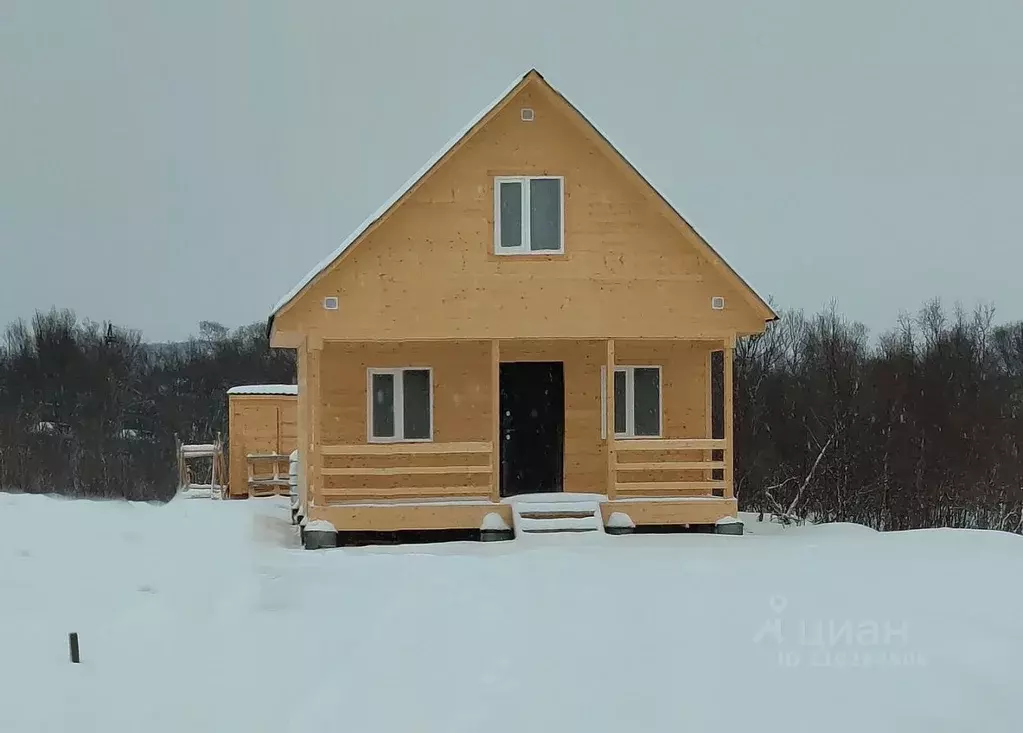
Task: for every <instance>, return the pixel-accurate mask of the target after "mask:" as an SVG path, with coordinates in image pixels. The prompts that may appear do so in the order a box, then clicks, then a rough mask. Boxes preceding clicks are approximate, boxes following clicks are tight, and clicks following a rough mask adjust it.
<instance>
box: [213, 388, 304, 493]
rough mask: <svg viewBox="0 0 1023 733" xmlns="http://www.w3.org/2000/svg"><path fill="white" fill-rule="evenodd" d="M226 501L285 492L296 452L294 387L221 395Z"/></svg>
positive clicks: (234, 391)
mask: <svg viewBox="0 0 1023 733" xmlns="http://www.w3.org/2000/svg"><path fill="white" fill-rule="evenodd" d="M227 402H228V465H229V469H228V476H229V480H228V498H231V499H244V498H247V497H250V496H267V495H276V494H280V495H284V494H287V493H288V458H289V456H290V455H291V453H292V451H294V450H295V449H296V448H297V447H298V426H297V422H298V386H297V385H294V384H250V385H245V386H240V387H232V388H231V389H229V390H228V391H227Z"/></svg>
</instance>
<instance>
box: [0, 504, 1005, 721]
mask: <svg viewBox="0 0 1023 733" xmlns="http://www.w3.org/2000/svg"><path fill="white" fill-rule="evenodd" d="M749 519H752V518H751V517H750V518H749ZM748 529H749V530H751V531H750V532H749V533H748V534H747V535H746V536H744V537H723V536H713V535H684V536H678V535H676V536H661V537H651V536H629V537H609V536H599V537H589V536H579V535H569V536H567V537H564V538H560V537H559V538H554V537H543V538H529V539H528V541H523V540H520V541H517V542H514V543H500V544H497V543H495V544H487V545H477V544H464V543H459V544H451V545H440V546H418V547H403V548H386V549H360V550H334V551H319V552H306V551H303V550H301V549H298V548H297V539H296V537H295V535H294V532H293V530H292V528H291V527H290V525H289V523H288V511H287V508H286V500H284V499H282V500H277V499H268V500H251V501H247V502H215V501H202V500H178V501H174V502H172V503H170V504H169V505H166V506H155V505H143V504H124V503H110V502H86V501H68V500H60V499H53V498H47V497H39V496H13V495H6V494H0V731H3V732H4V733H43V732H44V731H102V732H103V733H120V732H121V731H125V732H128V731H130V732H131V733H137V732H138V731H143V732H144V733H158V732H162V731H173V732H174V733H179V732H181V731H190V732H196V733H197V732H199V731H217V732H218V733H219V732H226V731H244V732H246V733H255V732H257V731H277V732H280V733H284V732H285V731H316V732H317V733H318V732H320V731H327V730H343V731H382V732H383V731H387V732H390V731H401V730H404V731H417V732H423V733H425V732H428V731H444V733H456V732H458V731H467V732H469V731H471V732H472V733H479V732H480V731H494V732H503V731H516V732H518V731H545V732H546V731H552V732H567V731H633V730H635V731H672V733H676V732H677V731H713V730H722V731H757V732H758V733H759V732H761V731H784V732H785V733H793V732H794V731H815V732H816V731H822V730H826V731H829V732H830V733H840V732H844V731H849V732H855V733H862V732H864V731H869V732H870V733H878V732H880V731H899V733H905V732H906V731H938V730H941V731H984V732H985V733H993V732H994V731H1013V732H1016V731H1019V730H1023V719H1021V712H1020V708H1019V704H1018V702H1017V700H1018V698H1019V688H1020V684H1021V683H1023V664H1021V656H1023V584H1021V582H1020V573H1021V568H1023V539H1021V538H1019V537H1015V536H1010V535H1006V534H996V533H987V532H971V531H952V530H930V531H918V532H906V533H893V534H878V533H875V532H873V531H870V530H868V529H865V528H862V527H857V526H855V525H824V526H816V527H796V528H788V529H782V528H779V527H777V526H775V525H756V524H751V525H748ZM70 631H77V632H78V633H79V634H80V637H81V651H82V664H80V665H72V664H70V663H69V662H68V658H67V634H68V632H70Z"/></svg>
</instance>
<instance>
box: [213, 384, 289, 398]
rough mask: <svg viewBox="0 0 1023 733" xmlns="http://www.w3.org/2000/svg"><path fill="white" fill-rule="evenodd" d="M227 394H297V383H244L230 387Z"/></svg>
mask: <svg viewBox="0 0 1023 733" xmlns="http://www.w3.org/2000/svg"><path fill="white" fill-rule="evenodd" d="M227 393H228V394H256V395H297V394H298V385H297V384H244V385H241V386H239V387H231V389H229V390H227Z"/></svg>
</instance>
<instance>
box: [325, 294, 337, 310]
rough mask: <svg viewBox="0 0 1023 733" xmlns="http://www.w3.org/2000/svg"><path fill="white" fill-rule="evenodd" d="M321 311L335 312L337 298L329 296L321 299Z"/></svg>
mask: <svg viewBox="0 0 1023 733" xmlns="http://www.w3.org/2000/svg"><path fill="white" fill-rule="evenodd" d="M323 310H326V311H336V310H337V296H335V295H331V296H328V297H326V298H324V299H323Z"/></svg>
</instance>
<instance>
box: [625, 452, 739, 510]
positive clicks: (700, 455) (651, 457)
mask: <svg viewBox="0 0 1023 733" xmlns="http://www.w3.org/2000/svg"><path fill="white" fill-rule="evenodd" d="M613 450H614V462H613V464H612V474H613V477H614V494H615V496H616V498H620V499H625V498H632V497H644V496H649V497H668V496H720V497H724V498H731V497H732V495H733V493H732V485H731V481H729V480H728V476H729V473H730V472H729V471H727V470H726V469H727V467H728V461H729V455H728V444H727V441H725V440H719V439H712V438H683V439H678V440H671V439H663V438H656V439H641V440H616V441H614V447H613ZM718 451H720V452H721V455H722V458H720V459H718V460H715V456H714V453H715V452H718ZM717 473H720V474H721V478H717V477H716V474H717Z"/></svg>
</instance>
